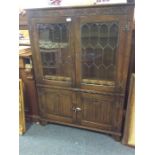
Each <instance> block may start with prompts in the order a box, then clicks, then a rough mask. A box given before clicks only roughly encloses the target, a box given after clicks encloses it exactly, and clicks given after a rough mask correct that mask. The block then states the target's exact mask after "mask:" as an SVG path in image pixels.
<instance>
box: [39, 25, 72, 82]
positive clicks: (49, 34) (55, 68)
mask: <svg viewBox="0 0 155 155" xmlns="http://www.w3.org/2000/svg"><path fill="white" fill-rule="evenodd" d="M37 27H38V32H39V48H40V53H41V61H42V66H43V75H44V77H45V78H50V79H54V80H70V77H71V64H72V59H71V55H70V52H69V51H70V50H69V30H68V25H67V23H58V24H37Z"/></svg>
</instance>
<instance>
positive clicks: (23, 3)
mask: <svg viewBox="0 0 155 155" xmlns="http://www.w3.org/2000/svg"><path fill="white" fill-rule="evenodd" d="M49 1H50V0H19V8H23V9H24V8H43V7H54V6H52V5H50V4H49ZM126 1H127V0H109V2H106V1H104V0H103V2H102V3H105V4H106V3H125V2H126ZM95 2H97V0H62V2H61V6H81V5H94V3H95Z"/></svg>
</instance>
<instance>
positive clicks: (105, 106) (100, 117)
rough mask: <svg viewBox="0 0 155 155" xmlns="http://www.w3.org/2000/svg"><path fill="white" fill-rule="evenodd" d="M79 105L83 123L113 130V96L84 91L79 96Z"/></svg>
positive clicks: (80, 117)
mask: <svg viewBox="0 0 155 155" xmlns="http://www.w3.org/2000/svg"><path fill="white" fill-rule="evenodd" d="M78 106H79V107H80V108H81V112H79V113H78V115H79V116H78V117H79V119H80V123H81V124H82V125H86V126H88V127H98V128H100V129H107V130H112V123H113V112H114V98H113V96H103V95H96V94H88V93H83V94H81V95H80V96H79V102H78Z"/></svg>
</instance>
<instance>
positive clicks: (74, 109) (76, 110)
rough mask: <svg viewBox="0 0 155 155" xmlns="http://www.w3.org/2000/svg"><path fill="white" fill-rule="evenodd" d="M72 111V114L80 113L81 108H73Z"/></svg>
mask: <svg viewBox="0 0 155 155" xmlns="http://www.w3.org/2000/svg"><path fill="white" fill-rule="evenodd" d="M72 110H73V111H74V112H79V111H81V108H79V107H77V108H75V107H73V109H72Z"/></svg>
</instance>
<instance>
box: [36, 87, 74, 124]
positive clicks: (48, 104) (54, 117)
mask: <svg viewBox="0 0 155 155" xmlns="http://www.w3.org/2000/svg"><path fill="white" fill-rule="evenodd" d="M38 98H39V111H40V116H41V117H42V118H44V119H48V120H49V121H51V122H54V121H55V122H61V123H73V121H74V113H73V110H72V107H73V102H72V101H73V98H74V94H73V93H72V92H70V91H64V90H58V89H49V88H39V89H38Z"/></svg>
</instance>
